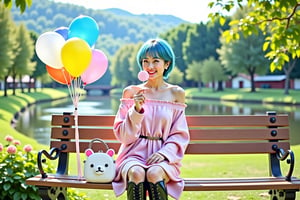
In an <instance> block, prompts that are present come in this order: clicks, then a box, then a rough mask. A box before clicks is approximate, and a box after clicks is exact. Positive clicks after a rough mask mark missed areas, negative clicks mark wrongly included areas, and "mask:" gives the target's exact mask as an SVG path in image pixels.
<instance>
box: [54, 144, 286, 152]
mask: <svg viewBox="0 0 300 200" xmlns="http://www.w3.org/2000/svg"><path fill="white" fill-rule="evenodd" d="M105 143H106V144H107V145H108V146H109V148H112V149H115V150H118V149H119V147H120V143H115V142H110V141H106V142H105ZM62 144H64V145H67V147H68V149H67V150H65V151H64V152H72V153H75V152H76V149H75V146H76V145H75V141H72V142H70V141H62V142H61V141H52V142H51V146H54V147H60V146H61V145H62ZM89 144H90V142H89V141H86V142H84V141H82V142H80V152H81V153H83V152H84V151H85V150H86V149H87V148H88V147H89ZM272 145H277V146H278V147H280V148H283V149H289V148H290V145H289V143H288V142H272V143H270V142H260V143H192V144H189V146H188V148H187V150H186V152H185V153H186V154H242V153H244V154H256V153H274V151H273V150H272ZM92 149H93V150H94V151H95V152H98V151H106V149H105V146H104V145H103V144H100V143H93V144H92Z"/></svg>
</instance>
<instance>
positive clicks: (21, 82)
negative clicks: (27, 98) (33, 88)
mask: <svg viewBox="0 0 300 200" xmlns="http://www.w3.org/2000/svg"><path fill="white" fill-rule="evenodd" d="M19 83H20V87H21V92H22V93H24V83H23V81H22V75H20V80H19Z"/></svg>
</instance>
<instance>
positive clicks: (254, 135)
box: [51, 127, 289, 141]
mask: <svg viewBox="0 0 300 200" xmlns="http://www.w3.org/2000/svg"><path fill="white" fill-rule="evenodd" d="M272 130H274V131H277V135H276V136H272V135H271V131H272ZM64 131H68V134H67V135H64V134H63V132H64ZM99 133H101V134H99ZM99 135H101V137H99ZM190 136H191V141H193V140H198V141H207V140H209V141H214V140H217V141H218V140H222V141H224V140H225V141H228V140H231V141H232V140H244V141H245V140H289V130H288V128H280V129H271V130H268V129H266V128H265V129H262V128H260V129H191V130H190ZM79 137H80V139H94V138H100V139H103V140H116V138H115V136H114V133H113V130H112V129H106V128H99V129H91V128H79ZM51 138H53V139H73V138H75V129H74V128H59V127H53V128H52V131H51Z"/></svg>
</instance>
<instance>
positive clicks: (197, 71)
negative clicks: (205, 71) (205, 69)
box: [185, 61, 202, 90]
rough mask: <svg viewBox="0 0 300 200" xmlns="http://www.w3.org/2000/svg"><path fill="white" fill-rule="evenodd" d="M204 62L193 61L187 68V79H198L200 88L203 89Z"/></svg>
mask: <svg viewBox="0 0 300 200" xmlns="http://www.w3.org/2000/svg"><path fill="white" fill-rule="evenodd" d="M201 69H202V62H199V61H193V62H192V64H190V65H189V66H188V68H187V69H186V72H185V73H186V79H187V80H192V81H196V82H197V84H198V88H199V90H201V82H202V75H201V71H202V70H201Z"/></svg>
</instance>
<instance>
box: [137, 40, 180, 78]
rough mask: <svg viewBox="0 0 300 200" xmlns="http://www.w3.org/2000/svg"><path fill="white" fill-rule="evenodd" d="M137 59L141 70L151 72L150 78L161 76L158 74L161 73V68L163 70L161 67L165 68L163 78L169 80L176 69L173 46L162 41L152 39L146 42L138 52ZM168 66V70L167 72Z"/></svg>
mask: <svg viewBox="0 0 300 200" xmlns="http://www.w3.org/2000/svg"><path fill="white" fill-rule="evenodd" d="M136 59H137V63H138V65H139V67H140V69H141V70H145V71H148V72H150V73H149V75H150V77H149V78H151V77H154V75H155V77H156V75H160V74H158V73H159V72H161V71H160V70H159V68H161V67H160V66H163V67H162V68H161V70H162V72H163V78H164V79H167V78H168V76H169V73H170V72H171V71H172V69H173V68H174V63H175V55H174V52H173V50H172V48H171V46H170V45H169V44H168V43H167V42H166V41H165V40H162V39H150V40H148V41H147V42H145V43H144V44H143V45H142V46H141V48H140V50H139V51H138V54H137V57H136ZM156 59H158V60H156ZM145 61H146V62H145ZM166 65H167V70H165V67H166ZM150 68H153V69H150ZM147 69H149V70H147ZM151 75H153V76H151Z"/></svg>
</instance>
